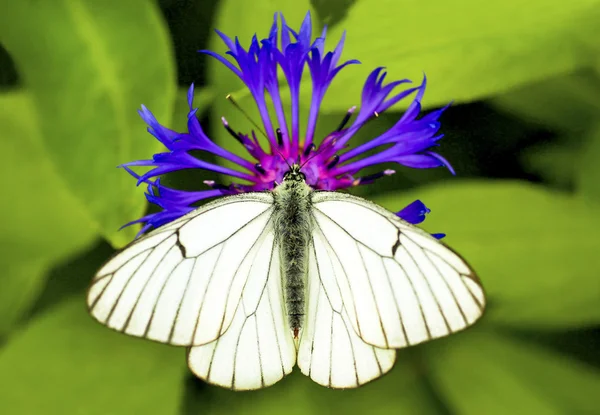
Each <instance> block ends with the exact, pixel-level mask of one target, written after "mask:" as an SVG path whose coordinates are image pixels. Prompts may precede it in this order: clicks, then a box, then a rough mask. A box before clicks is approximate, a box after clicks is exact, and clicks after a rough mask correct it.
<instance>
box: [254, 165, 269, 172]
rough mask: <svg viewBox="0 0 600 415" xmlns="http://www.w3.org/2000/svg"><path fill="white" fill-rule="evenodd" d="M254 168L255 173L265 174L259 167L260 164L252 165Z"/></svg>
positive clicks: (261, 167)
mask: <svg viewBox="0 0 600 415" xmlns="http://www.w3.org/2000/svg"><path fill="white" fill-rule="evenodd" d="M254 168H255V169H256V171H257V172H259V173H260V174H267V171H266V170H265V169H264V168H263V166H261V165H260V163H256V164H255V165H254Z"/></svg>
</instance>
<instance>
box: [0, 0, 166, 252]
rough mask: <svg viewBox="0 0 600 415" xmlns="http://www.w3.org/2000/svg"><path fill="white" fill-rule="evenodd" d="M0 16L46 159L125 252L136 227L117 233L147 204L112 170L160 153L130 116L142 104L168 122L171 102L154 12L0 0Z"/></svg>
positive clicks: (128, 5)
mask: <svg viewBox="0 0 600 415" xmlns="http://www.w3.org/2000/svg"><path fill="white" fill-rule="evenodd" d="M0 11H1V12H0V36H1V39H2V43H3V45H5V47H6V48H7V49H8V51H9V52H10V54H11V56H12V57H13V59H14V60H15V62H16V63H17V67H18V70H19V72H20V73H21V74H22V77H23V79H24V80H25V84H26V87H27V91H28V93H29V95H30V97H31V100H32V104H33V107H32V111H31V114H33V116H34V117H35V118H37V119H38V122H39V126H40V131H41V138H42V141H43V143H44V149H45V151H46V154H47V156H48V159H49V161H51V162H52V163H53V165H54V167H55V169H56V172H57V174H58V175H60V176H61V177H62V179H63V181H64V182H65V184H66V185H67V186H68V188H69V190H70V192H72V194H73V195H74V196H75V197H76V198H77V199H79V201H80V204H81V205H82V207H83V208H84V209H85V211H84V214H86V215H87V216H88V217H89V220H90V221H91V222H92V223H94V226H95V228H96V229H97V231H98V232H100V233H101V234H102V235H103V236H104V237H106V238H107V239H108V240H110V241H111V243H113V244H114V245H116V246H122V245H124V244H125V243H127V242H128V241H129V240H131V238H132V237H133V236H134V235H135V229H134V228H129V229H127V230H126V231H124V232H118V229H119V227H120V226H121V225H122V224H123V223H125V222H127V221H129V220H132V219H133V218H136V217H138V216H140V214H141V213H143V209H144V199H143V197H142V195H141V191H140V192H133V191H132V179H131V178H129V177H127V175H126V174H123V172H122V171H120V170H117V169H116V167H117V166H118V165H120V164H122V163H124V162H127V161H130V160H136V159H141V158H145V157H148V155H149V154H152V152H154V151H156V150H159V149H160V145H159V144H157V142H154V141H152V140H148V137H147V134H146V132H145V128H144V123H143V122H142V121H141V120H140V118H139V116H138V115H137V113H136V111H135V110H136V109H137V108H139V106H140V105H141V104H142V103H144V104H146V105H147V106H149V107H150V108H152V110H153V111H154V112H155V114H156V116H158V117H159V118H160V119H162V120H164V121H169V120H168V118H167V117H170V116H171V111H172V105H173V100H174V94H175V85H174V72H173V57H172V54H171V51H170V45H169V41H168V35H167V33H166V31H165V27H164V25H163V23H162V19H161V17H160V14H159V11H158V10H157V8H156V7H155V6H154V5H153V4H152V3H150V2H147V1H143V0H133V1H117V0H111V1H104V2H100V3H99V2H95V1H90V0H73V1H65V2H42V3H31V2H8V1H5V2H4V5H3V6H2V7H1V9H0Z"/></svg>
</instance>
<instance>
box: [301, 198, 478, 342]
mask: <svg viewBox="0 0 600 415" xmlns="http://www.w3.org/2000/svg"><path fill="white" fill-rule="evenodd" d="M312 202H313V203H312V206H313V217H314V228H315V231H314V234H315V241H317V242H316V244H317V245H318V244H322V245H323V246H324V248H323V249H320V250H317V251H316V260H317V262H318V263H322V262H325V261H326V259H325V258H326V257H328V259H327V260H331V261H332V263H333V265H332V268H333V271H334V272H333V275H334V276H335V283H334V282H333V281H330V282H329V283H325V284H323V287H324V290H325V292H326V294H327V297H328V298H331V299H333V301H334V302H338V303H342V304H343V308H344V309H345V311H346V312H347V314H348V320H349V321H350V323H351V325H352V327H353V329H354V330H355V332H356V333H357V334H358V336H359V337H360V338H361V339H363V340H364V341H365V342H367V343H369V344H371V345H374V346H376V347H380V348H401V347H406V346H410V345H414V344H418V343H421V342H424V341H427V340H431V339H434V338H438V337H442V336H446V335H448V334H450V333H453V332H456V331H459V330H462V329H464V328H466V327H467V326H469V325H471V324H473V323H474V322H475V321H476V320H477V319H478V318H479V317H480V316H481V314H482V312H483V308H484V306H485V297H484V292H483V289H482V287H481V285H480V283H479V280H478V278H477V276H476V275H475V274H474V272H473V271H472V270H471V268H470V267H469V266H468V264H466V262H465V261H464V260H463V259H462V258H461V257H460V256H458V255H457V254H456V253H455V252H454V251H452V250H451V249H450V248H448V247H446V246H445V245H444V244H443V243H441V242H439V241H438V240H436V239H435V238H433V237H432V236H430V235H429V234H427V233H426V232H424V231H422V230H420V229H418V228H416V227H414V226H412V225H410V224H408V223H406V222H404V221H403V220H401V219H400V218H398V217H397V216H396V215H395V214H393V213H392V212H389V211H387V210H385V209H384V208H382V207H380V206H377V205H375V204H373V203H371V202H368V201H366V200H364V199H361V198H358V197H355V196H351V195H347V194H342V193H333V192H315V193H314V194H313V197H312Z"/></svg>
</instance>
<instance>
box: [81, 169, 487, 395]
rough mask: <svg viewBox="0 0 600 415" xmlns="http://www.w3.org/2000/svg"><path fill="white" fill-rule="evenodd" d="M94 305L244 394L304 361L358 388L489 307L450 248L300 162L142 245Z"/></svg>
mask: <svg viewBox="0 0 600 415" xmlns="http://www.w3.org/2000/svg"><path fill="white" fill-rule="evenodd" d="M87 301H88V305H89V308H90V312H91V314H92V315H93V316H94V317H95V318H96V319H97V320H98V321H100V322H101V323H103V324H106V325H107V326H108V327H110V328H113V329H115V330H118V331H121V332H124V333H127V334H130V335H133V336H139V337H146V338H149V339H152V340H156V341H159V342H162V343H168V344H172V345H176V346H189V347H190V348H189V352H188V365H189V367H190V369H191V370H192V371H193V372H194V374H195V375H197V376H198V377H200V378H202V379H204V380H205V381H207V382H209V383H213V384H216V385H220V386H223V387H226V388H231V389H235V390H248V389H258V388H262V387H266V386H269V385H272V384H274V383H275V382H277V381H279V380H280V379H282V378H283V377H284V376H285V375H286V374H288V373H290V372H291V371H292V368H293V366H294V364H297V365H298V367H299V368H300V370H301V371H302V373H304V374H305V375H307V376H310V378H311V379H313V380H314V381H315V382H317V383H319V384H321V385H324V386H328V387H331V388H352V387H357V386H360V385H362V384H364V383H366V382H369V381H371V380H373V379H375V378H378V377H379V376H381V375H383V374H384V373H386V372H387V371H389V370H390V369H391V368H392V366H393V364H394V360H395V357H396V351H395V350H394V349H398V348H403V347H407V346H412V345H415V344H418V343H421V342H424V341H427V340H431V339H435V338H438V337H442V336H446V335H448V334H451V333H454V332H456V331H459V330H462V329H464V328H465V327H467V326H469V325H471V324H473V323H474V322H475V321H476V320H477V319H478V318H479V317H480V316H481V314H482V312H483V309H484V306H485V296H484V292H483V289H482V287H481V285H480V282H479V279H478V278H477V277H476V275H475V273H474V272H473V271H472V270H471V269H470V268H469V266H468V265H467V263H466V262H465V261H464V260H463V259H462V258H461V257H460V256H458V255H457V254H456V253H454V252H453V251H452V250H451V249H449V248H448V247H446V246H445V245H444V244H442V243H441V242H439V241H438V240H436V239H435V238H434V237H432V236H430V235H429V234H428V233H426V232H424V231H422V230H421V229H419V228H417V227H415V226H413V225H411V224H409V223H407V222H405V221H403V220H402V219H400V218H398V217H397V216H396V215H395V214H393V213H391V212H389V211H387V210H385V209H384V208H382V207H380V206H378V205H375V204H373V203H371V202H368V201H366V200H364V199H361V198H358V197H355V196H351V195H348V194H344V193H336V192H327V191H313V190H312V189H311V188H310V187H309V186H308V185H307V184H306V183H305V181H304V175H303V174H302V173H301V172H300V169H299V167H298V165H293V166H292V169H291V170H290V171H289V172H288V173H287V174H286V175H285V177H284V181H283V183H282V184H280V185H279V186H277V187H276V188H275V189H274V190H273V191H271V192H261V193H258V192H257V193H245V194H240V195H236V196H229V197H223V198H221V199H218V200H216V201H214V202H212V203H209V204H206V205H204V206H202V207H200V208H198V209H197V210H195V211H193V212H191V213H189V214H187V215H186V216H183V217H181V218H180V219H177V220H175V221H173V222H171V223H169V224H167V225H165V226H162V227H160V228H158V229H156V230H154V231H152V232H150V233H148V234H147V235H145V236H143V237H142V238H140V239H138V240H136V241H134V242H133V243H132V244H130V245H129V246H128V247H126V248H125V249H123V250H122V251H120V252H118V253H117V254H116V255H115V256H114V257H113V258H111V259H110V260H109V261H108V262H107V264H106V265H104V266H103V267H102V269H100V271H98V273H97V275H96V276H95V278H94V280H93V282H92V285H91V287H90V290H89V293H88V300H87Z"/></svg>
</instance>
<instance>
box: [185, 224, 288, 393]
mask: <svg viewBox="0 0 600 415" xmlns="http://www.w3.org/2000/svg"><path fill="white" fill-rule="evenodd" d="M250 272H251V276H250V278H249V280H248V282H247V284H248V285H254V286H253V287H248V288H247V289H248V290H249V291H255V290H260V295H258V296H256V295H252V296H249V297H248V298H246V297H244V296H242V300H241V302H240V305H239V307H238V308H237V311H236V314H235V316H234V318H233V321H232V323H231V326H230V327H229V329H228V330H227V332H225V334H223V335H222V336H221V337H219V338H218V339H217V340H215V341H214V342H212V343H208V344H206V345H204V346H198V347H192V348H190V350H189V352H188V366H189V368H190V369H191V370H192V372H194V374H195V375H196V376H198V377H200V378H202V379H204V380H206V381H207V382H210V383H214V384H217V385H219V386H223V387H226V388H229V389H234V390H253V389H259V388H263V387H266V386H269V385H272V384H274V383H275V382H277V381H279V380H280V379H281V378H283V376H285V375H287V374H288V373H290V372H291V371H292V368H293V366H294V364H295V362H296V348H295V346H294V342H293V340H292V334H291V330H290V328H289V325H288V321H287V316H286V315H285V305H284V302H283V289H282V279H281V264H280V260H279V249H278V246H277V245H276V244H275V243H274V238H273V233H269V234H268V235H267V236H266V237H265V238H264V240H263V241H261V247H260V248H259V250H258V251H257V254H256V255H255V259H254V261H253V263H252V270H251V271H250ZM261 275H267V283H266V285H264V284H261V283H260V281H257V280H259V279H260V277H259V276H261ZM253 277H256V278H253Z"/></svg>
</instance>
